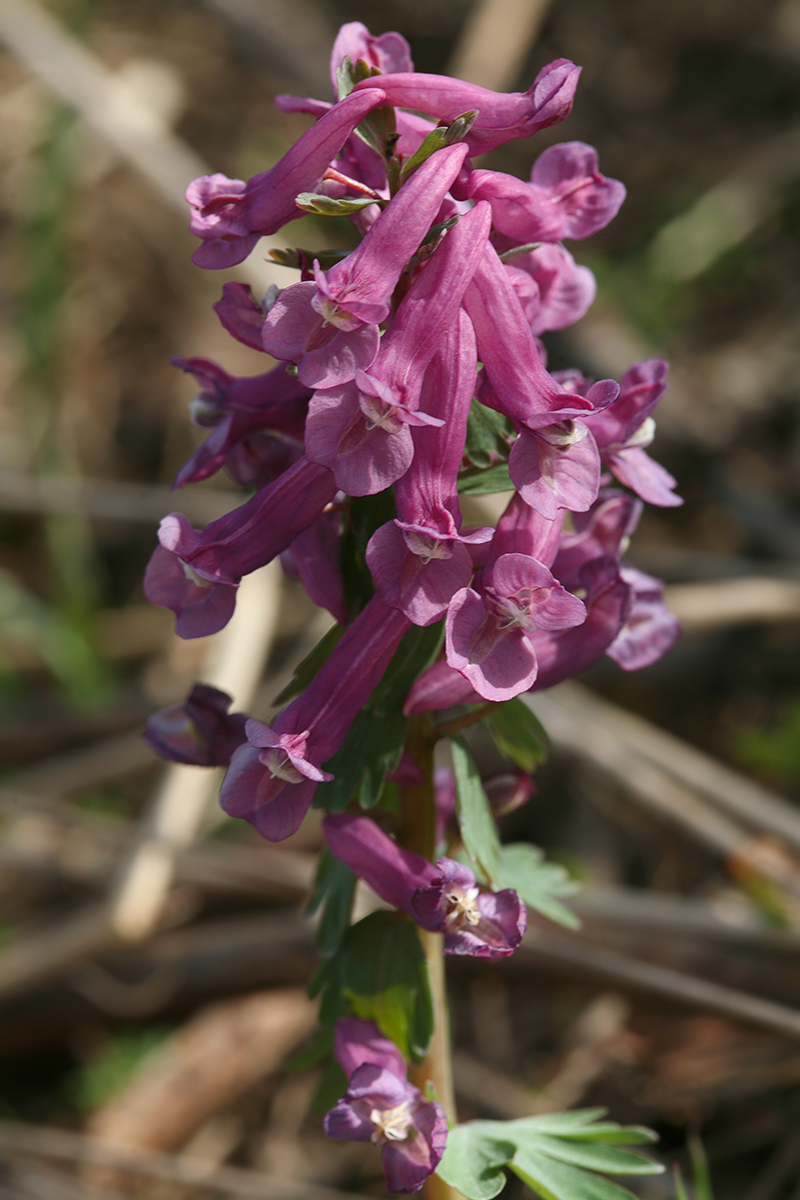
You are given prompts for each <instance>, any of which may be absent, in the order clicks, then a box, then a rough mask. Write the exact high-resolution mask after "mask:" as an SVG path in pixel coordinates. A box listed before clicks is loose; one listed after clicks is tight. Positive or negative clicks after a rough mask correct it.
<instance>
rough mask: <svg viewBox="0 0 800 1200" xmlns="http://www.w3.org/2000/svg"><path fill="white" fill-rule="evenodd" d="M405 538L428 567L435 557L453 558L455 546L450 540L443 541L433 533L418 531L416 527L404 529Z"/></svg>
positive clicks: (408, 545)
mask: <svg viewBox="0 0 800 1200" xmlns="http://www.w3.org/2000/svg"><path fill="white" fill-rule="evenodd" d="M403 540H404V541H405V544H406V546H407V547H408V549H409V550H410V551H411V553H412V554H416V556H417V558H420V559H422V565H423V566H424V567H427V565H428V563H429V562H431V560H432V559H434V558H452V557H453V546H452V543H451V542H450V541H449V540H448V541H442V540H440V539H439V538H437V537H435V536H434V535H433V534H426V533H418V532H417V531H416V530H415V529H404V530H403Z"/></svg>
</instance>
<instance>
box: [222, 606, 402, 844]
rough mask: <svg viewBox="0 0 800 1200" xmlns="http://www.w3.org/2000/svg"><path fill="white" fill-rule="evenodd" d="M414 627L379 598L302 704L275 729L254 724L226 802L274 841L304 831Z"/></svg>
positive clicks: (229, 780)
mask: <svg viewBox="0 0 800 1200" xmlns="http://www.w3.org/2000/svg"><path fill="white" fill-rule="evenodd" d="M410 628H411V626H410V623H409V621H407V620H406V618H405V617H404V616H403V615H402V613H399V612H396V611H395V610H394V609H392V608H386V607H385V606H384V605H382V604H381V603H380V602H379V601H378V600H376V599H374V598H373V599H372V600H370V602H369V603H368V604H367V606H366V608H364V609H362V611H361V612H360V613H359V614H358V616H357V617H356V619H355V620H354V621H353V623H352V624H351V625H350V627H349V629H348V630H347V631H346V632H345V634H344V636H343V637H342V639H341V641H340V642H339V643H338V645H337V646H336V648H335V650H334V651H333V653H332V654H331V656H330V657H329V658H328V659H327V661H326V662H325V663H324V664H323V665H322V667H321V668H320V669H319V671H318V672H317V674H316V675H315V676H314V678H313V680H312V681H311V683H310V684H309V686H308V687H307V688H306V690H305V691H304V692H303V693H302V695H300V696H298V697H297V699H295V700H293V701H292V703H291V704H290V705H289V706H288V707H287V708H285V709H284V710H283V712H282V713H280V714H279V716H278V717H276V719H275V721H274V722H273V724H272V726H271V727H269V726H267V725H262V724H261V723H260V722H259V721H248V723H247V726H246V733H247V739H248V740H247V743H246V744H245V745H243V746H241V747H240V748H239V749H238V750H237V752H236V753H235V754H234V756H233V758H232V759H231V765H230V767H229V769H228V773H227V774H226V776H225V778H224V780H223V782H222V788H221V790H220V803H221V804H222V807H223V808H224V809H225V811H226V812H227V813H229V814H230V815H231V816H232V817H244V819H245V820H247V821H250V822H251V824H252V825H254V826H255V828H256V829H257V830H258V831H259V833H260V834H261V835H262V837H265V838H267V839H268V840H269V841H272V842H279V841H282V840H283V839H284V838H287V837H289V836H290V835H291V834H292V833H294V832H295V830H297V829H298V828H299V826H300V824H301V822H302V820H303V818H304V817H305V815H306V813H307V812H308V807H309V805H310V803H311V800H312V797H313V795H314V791H315V790H316V787H317V783H318V782H320V781H321V780H323V779H331V778H332V776H331V775H329V774H328V773H327V772H325V771H323V770H322V764H323V763H325V762H327V760H328V759H329V758H331V757H332V755H334V754H335V753H336V751H337V750H338V749H339V747H340V746H341V745H342V743H343V742H344V739H345V737H346V736H347V732H348V730H349V728H350V726H351V724H352V722H353V719H354V718H355V716H356V714H357V713H358V712H359V711H360V710H361V708H362V707H363V706H364V704H365V703H366V701H367V700H368V699H369V696H370V694H371V693H372V691H373V689H374V688H375V686H376V685H377V683H378V682H379V681H380V679H381V678H382V676H383V673H384V671H385V670H386V668H387V666H388V665H389V661H390V659H391V658H392V656H393V654H394V653H395V651H396V650H397V647H398V646H399V644H400V641H401V639H402V637H403V635H404V634H405V633H406V632H407V631H408V630H409V629H410Z"/></svg>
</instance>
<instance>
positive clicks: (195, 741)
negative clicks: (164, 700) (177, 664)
mask: <svg viewBox="0 0 800 1200" xmlns="http://www.w3.org/2000/svg"><path fill="white" fill-rule="evenodd" d="M230 706H231V698H230V696H229V695H228V694H227V692H221V691H220V690H219V688H215V687H211V685H210V684H208V683H196V684H195V685H194V687H193V688H192V690H191V692H190V693H189V696H188V698H187V699H186V700H185V701H184V702H183V704H171V705H170V706H169V708H162V709H161V711H160V712H157V713H154V714H153V716H152V717H148V719H147V725H146V727H145V731H144V733H143V734H142V736H143V738H144V740H145V741H146V742H147V744H148V746H149V747H150V749H151V750H154V751H155V752H156V754H160V755H161V757H162V758H166V759H168V760H169V761H170V762H177V763H187V764H191V765H193V766H196V767H227V765H228V763H229V762H230V761H231V757H232V756H233V753H234V751H235V750H237V749H238V747H239V746H241V745H242V744H243V743H244V741H245V731H244V727H245V722H246V721H247V717H246V716H245V715H244V713H229V712H228V709H229V708H230Z"/></svg>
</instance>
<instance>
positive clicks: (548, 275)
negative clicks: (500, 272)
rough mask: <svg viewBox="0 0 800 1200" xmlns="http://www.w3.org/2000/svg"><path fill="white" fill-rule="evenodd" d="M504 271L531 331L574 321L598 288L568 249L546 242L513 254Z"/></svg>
mask: <svg viewBox="0 0 800 1200" xmlns="http://www.w3.org/2000/svg"><path fill="white" fill-rule="evenodd" d="M506 272H507V273H508V276H509V279H510V280H511V283H512V285H513V288H514V291H515V292H516V293H517V298H518V300H519V302H520V304H521V305H522V309H523V312H524V313H525V316H526V317H527V319H528V324H529V325H530V327H531V332H532V333H534V334H540V333H546V332H547V331H548V330H550V329H566V327H567V326H568V325H574V324H575V322H576V321H579V320H580V319H581V317H582V316H583V315H584V314H585V313H586V312H587V310H588V309H589V307H590V306H591V304H592V302H593V300H594V296H595V291H596V290H597V288H596V284H595V279H594V275H593V274H592V272H591V271H590V270H589V268H588V267H579V266H577V264H576V262H575V259H574V258H573V257H572V255H571V254H570V253H569V251H568V250H565V249H564V247H563V246H558V245H552V244H550V243H548V242H545V243H544V244H543V245H541V246H539V247H538V248H537V249H536V250H532V251H531V252H530V253H529V254H524V255H522V256H520V257H519V258H515V259H514V260H513V262H512V263H511V264H509V265H507V266H506Z"/></svg>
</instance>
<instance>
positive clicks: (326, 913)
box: [308, 847, 356, 955]
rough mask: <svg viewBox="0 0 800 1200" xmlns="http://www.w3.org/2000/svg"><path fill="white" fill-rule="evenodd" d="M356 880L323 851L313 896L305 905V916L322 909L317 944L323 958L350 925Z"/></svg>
mask: <svg viewBox="0 0 800 1200" xmlns="http://www.w3.org/2000/svg"><path fill="white" fill-rule="evenodd" d="M355 890H356V877H355V875H354V874H353V872H352V871H351V870H350V868H349V867H348V866H346V865H345V864H344V863H343V862H342V861H341V859H338V858H337V857H336V855H335V854H331V852H330V850H329V849H328V848H327V847H325V849H324V850H323V851H322V854H321V855H320V860H319V866H318V867H317V877H316V880H315V881H314V892H313V894H312V896H311V900H310V901H309V905H308V912H309V914H313V913H315V912H317V910H318V909H319V908H320V907H322V917H321V918H320V922H319V926H318V928H317V944H318V945H319V948H320V950H321V951H322V953H323V954H325V955H331V954H333V952H334V951H335V949H336V947H337V946H338V945H339V942H340V941H341V939H342V935H343V933H344V931H345V930H346V929H347V927H348V925H349V924H350V912H351V909H352V907H353V895H354V893H355Z"/></svg>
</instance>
